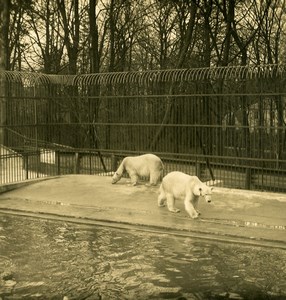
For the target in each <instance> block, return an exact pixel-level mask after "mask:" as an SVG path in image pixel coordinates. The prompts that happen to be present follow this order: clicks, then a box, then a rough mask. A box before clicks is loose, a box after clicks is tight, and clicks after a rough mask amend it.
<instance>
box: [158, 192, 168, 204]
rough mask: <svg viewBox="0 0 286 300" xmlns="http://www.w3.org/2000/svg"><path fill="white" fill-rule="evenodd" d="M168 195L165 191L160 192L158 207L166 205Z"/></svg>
mask: <svg viewBox="0 0 286 300" xmlns="http://www.w3.org/2000/svg"><path fill="white" fill-rule="evenodd" d="M166 200H167V199H166V195H165V192H164V191H163V190H160V194H159V196H158V206H159V207H162V206H165V205H166Z"/></svg>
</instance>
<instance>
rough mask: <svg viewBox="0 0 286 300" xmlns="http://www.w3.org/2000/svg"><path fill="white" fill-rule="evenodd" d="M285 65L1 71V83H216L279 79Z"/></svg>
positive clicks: (283, 72) (284, 70)
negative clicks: (69, 72) (91, 71)
mask: <svg viewBox="0 0 286 300" xmlns="http://www.w3.org/2000/svg"><path fill="white" fill-rule="evenodd" d="M285 75H286V65H284V64H279V65H274V64H273V65H249V66H231V67H211V68H193V69H169V70H149V71H130V72H110V73H96V74H81V75H51V74H43V73H32V72H18V71H0V80H3V79H5V80H6V81H8V82H21V83H25V82H27V83H29V84H30V85H33V84H35V85H37V84H44V85H45V84H64V85H108V84H132V83H137V84H148V83H159V82H180V81H184V82H188V81H200V80H217V79H226V80H227V79H238V80H239V79H254V78H261V77H264V78H268V77H269V78H271V77H274V76H276V77H277V76H278V77H282V76H285Z"/></svg>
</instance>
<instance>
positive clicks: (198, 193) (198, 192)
mask: <svg viewBox="0 0 286 300" xmlns="http://www.w3.org/2000/svg"><path fill="white" fill-rule="evenodd" d="M193 193H194V195H195V196H201V194H202V188H201V187H200V186H197V185H196V186H195V188H194V191H193Z"/></svg>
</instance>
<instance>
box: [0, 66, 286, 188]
mask: <svg viewBox="0 0 286 300" xmlns="http://www.w3.org/2000/svg"><path fill="white" fill-rule="evenodd" d="M285 80H286V65H259V66H234V67H216V68H196V69H178V70H150V71H133V72H115V73H99V74H85V75H76V76H72V75H47V74H41V73H28V72H12V71H5V72H0V86H1V89H0V108H1V114H0V145H1V146H0V176H1V177H0V184H1V183H2V184H3V183H7V182H13V181H19V180H25V179H30V178H37V177H42V176H51V175H57V174H74V173H76V174H107V175H109V174H111V172H112V171H114V170H115V169H116V168H117V166H118V163H119V162H120V160H121V159H122V158H123V157H124V156H126V155H137V154H141V153H148V152H152V153H155V154H157V155H159V156H160V157H161V158H162V160H163V161H164V164H165V173H167V172H169V171H172V170H181V171H184V172H186V173H190V174H197V175H198V176H199V177H200V178H201V179H202V180H204V181H208V180H211V179H212V180H215V184H216V185H218V186H224V187H233V188H246V189H255V190H271V191H285V189H286V188H285V187H286V179H285V178H286V176H285V173H286V150H285V147H286V131H285V129H286V127H285V121H286V85H285Z"/></svg>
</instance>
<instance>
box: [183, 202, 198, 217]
mask: <svg viewBox="0 0 286 300" xmlns="http://www.w3.org/2000/svg"><path fill="white" fill-rule="evenodd" d="M184 203H185V209H186V211H187V213H188V214H189V215H190V217H191V218H192V219H196V218H197V217H198V216H199V214H198V212H197V211H196V210H195V208H194V206H193V204H192V203H191V201H190V200H189V199H185V202H184Z"/></svg>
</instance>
